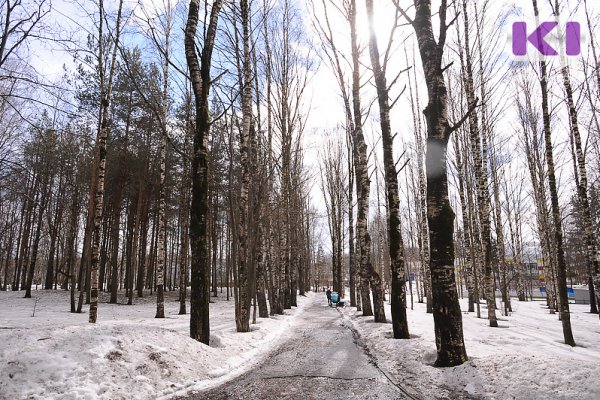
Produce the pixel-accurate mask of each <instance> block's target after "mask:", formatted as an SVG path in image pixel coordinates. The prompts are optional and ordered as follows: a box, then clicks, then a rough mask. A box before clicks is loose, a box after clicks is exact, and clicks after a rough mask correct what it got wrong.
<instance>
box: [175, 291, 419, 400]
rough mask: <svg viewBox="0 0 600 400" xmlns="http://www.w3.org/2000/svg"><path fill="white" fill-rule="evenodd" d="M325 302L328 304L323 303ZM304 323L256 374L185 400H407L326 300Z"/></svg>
mask: <svg viewBox="0 0 600 400" xmlns="http://www.w3.org/2000/svg"><path fill="white" fill-rule="evenodd" d="M319 300H323V301H319ZM302 319H303V322H302V323H301V324H298V325H296V328H295V329H296V330H297V331H296V332H295V334H293V335H292V336H291V337H290V339H289V340H286V341H285V342H284V343H282V344H281V345H280V346H279V347H278V348H277V349H276V350H275V351H274V352H273V353H272V354H271V355H270V356H269V357H268V358H267V359H266V361H265V362H264V363H263V364H261V365H259V366H257V367H255V369H254V370H252V371H249V372H247V373H245V374H244V375H241V376H240V377H238V378H236V379H234V380H232V381H229V382H227V383H225V384H223V385H222V386H219V387H217V388H213V389H210V390H208V391H204V392H199V393H195V394H191V395H189V396H188V397H181V398H180V399H189V400H191V399H197V400H200V399H206V400H209V399H210V400H212V399H214V400H221V399H223V400H224V399H244V400H246V399H261V400H276V399H277V400H280V399H303V400H304V399H319V400H321V399H327V398H331V399H336V400H337V399H349V398H352V399H386V400H391V399H406V398H408V397H407V396H405V395H404V393H403V392H402V390H401V389H400V388H398V387H397V386H395V385H394V384H393V383H392V382H390V381H389V380H388V379H387V378H386V376H385V375H384V374H383V373H382V372H381V371H380V370H379V369H378V368H377V367H376V365H375V363H374V362H373V361H372V358H371V357H370V356H369V355H368V354H367V353H366V352H365V349H364V347H363V346H362V344H361V342H360V339H359V338H358V337H357V336H356V333H355V332H354V333H353V332H352V330H351V329H350V327H349V326H347V324H345V323H344V322H343V319H342V317H341V315H340V313H338V312H337V310H336V309H334V308H330V307H327V305H326V303H325V296H323V299H320V298H318V297H317V298H315V301H314V302H313V303H311V304H309V305H307V307H306V309H305V311H304V314H303V316H302Z"/></svg>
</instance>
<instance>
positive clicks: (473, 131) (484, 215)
mask: <svg viewBox="0 0 600 400" xmlns="http://www.w3.org/2000/svg"><path fill="white" fill-rule="evenodd" d="M462 15H463V21H464V27H465V33H464V38H465V53H464V54H465V55H464V56H463V53H462V51H461V53H460V61H461V67H462V68H461V69H462V73H463V81H464V88H465V94H466V97H467V106H468V109H473V108H474V107H475V105H476V103H477V100H476V98H475V89H474V87H473V86H474V85H473V67H472V63H471V50H470V42H469V18H468V13H467V3H466V0H463V12H462ZM469 132H470V139H471V152H472V154H473V164H474V170H475V179H476V180H475V182H476V187H477V210H478V215H479V223H480V224H481V241H482V244H483V255H484V257H483V271H484V289H485V299H486V303H487V312H488V320H489V323H490V326H491V327H497V326H498V320H497V318H496V296H495V293H494V274H493V267H492V240H491V229H490V225H491V224H490V195H489V191H488V178H487V174H488V169H487V149H486V148H485V146H484V145H483V144H482V140H481V139H482V137H481V136H482V135H481V134H480V124H479V119H478V117H477V112H475V111H472V112H471V113H470V115H469Z"/></svg>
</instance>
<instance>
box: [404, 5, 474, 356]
mask: <svg viewBox="0 0 600 400" xmlns="http://www.w3.org/2000/svg"><path fill="white" fill-rule="evenodd" d="M414 5H415V17H414V19H412V18H410V17H409V16H408V15H407V14H406V12H405V11H404V10H403V9H401V8H400V6H399V5H398V3H396V6H397V8H398V9H399V10H400V12H401V13H402V14H403V15H404V17H405V18H406V19H407V21H408V22H409V23H410V24H411V25H412V27H413V28H414V30H415V33H416V36H417V41H418V43H419V52H420V55H421V61H422V64H423V70H424V72H425V82H426V84H427V93H428V95H429V101H428V104H427V106H426V107H425V110H424V114H425V120H426V122H427V154H426V173H427V218H428V224H429V240H430V245H431V259H430V268H431V288H432V295H433V299H432V306H433V320H434V325H435V337H436V346H437V359H436V361H435V365H436V366H438V367H449V366H455V365H460V364H462V363H464V362H465V361H466V360H467V353H466V350H465V345H464V339H463V327H462V313H461V311H460V305H459V303H458V292H457V290H456V278H455V275H454V249H453V233H454V211H453V210H452V207H451V206H450V201H449V199H448V176H447V166H446V152H447V147H448V140H449V138H450V135H451V134H452V132H454V131H455V130H456V129H457V128H458V126H460V124H462V122H464V120H465V119H466V118H467V117H468V114H467V115H465V116H464V117H463V118H462V119H461V120H460V121H459V122H458V123H457V124H455V125H451V124H450V121H449V120H448V90H447V88H446V84H445V82H444V75H443V73H444V69H445V68H444V67H443V66H442V55H443V52H444V45H445V42H446V35H447V31H448V27H449V25H452V22H453V21H451V22H450V24H448V23H447V21H446V16H447V11H448V5H447V2H446V0H442V2H441V5H440V8H439V13H438V15H439V26H440V28H439V29H440V30H439V35H438V40H437V42H436V40H435V38H434V35H433V24H432V18H431V17H432V10H431V1H430V0H415V1H414Z"/></svg>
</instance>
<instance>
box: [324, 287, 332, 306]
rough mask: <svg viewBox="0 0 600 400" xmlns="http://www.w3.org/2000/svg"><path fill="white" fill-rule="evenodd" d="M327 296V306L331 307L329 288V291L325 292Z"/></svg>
mask: <svg viewBox="0 0 600 400" xmlns="http://www.w3.org/2000/svg"><path fill="white" fill-rule="evenodd" d="M325 294H326V295H327V305H328V306H330V305H331V289H329V288H327V291H326V292H325Z"/></svg>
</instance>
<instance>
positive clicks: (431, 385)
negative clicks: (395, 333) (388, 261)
mask: <svg viewBox="0 0 600 400" xmlns="http://www.w3.org/2000/svg"><path fill="white" fill-rule="evenodd" d="M512 307H513V313H512V314H511V315H509V316H506V317H505V316H500V314H499V311H498V314H497V315H498V316H499V321H498V322H499V327H498V328H490V327H489V326H488V322H487V319H485V318H486V308H485V305H484V304H482V313H481V314H482V317H483V318H482V319H477V317H476V314H475V313H466V312H464V310H467V303H466V300H464V301H463V300H461V308H462V309H463V326H464V335H465V346H466V349H467V354H468V356H469V361H468V362H467V363H465V364H463V365H461V366H458V367H454V368H443V369H441V368H434V367H433V366H432V364H433V362H434V361H435V358H436V348H435V340H434V338H435V336H434V331H433V316H432V314H426V313H425V305H424V304H419V303H415V304H414V310H413V311H411V310H408V320H409V329H410V333H411V336H412V339H410V340H394V339H393V338H392V333H391V330H392V328H391V324H375V323H373V318H372V317H360V314H361V313H360V312H356V310H355V309H353V308H345V309H343V311H342V312H343V315H344V318H346V319H348V320H349V321H351V322H352V324H353V325H354V327H355V329H356V330H357V331H358V332H359V333H360V335H361V338H362V340H364V341H365V342H366V344H367V346H368V347H369V350H370V351H371V353H372V354H373V355H374V356H375V357H376V359H377V363H378V365H379V367H380V368H381V369H382V370H384V371H385V372H386V373H387V374H388V375H389V376H390V377H392V379H393V380H394V381H395V382H397V383H400V384H401V385H403V386H404V387H406V388H407V389H408V390H409V391H411V392H412V393H414V394H416V395H417V396H418V397H421V398H424V399H439V398H448V399H454V398H457V394H460V393H462V394H463V396H461V397H464V398H484V399H553V400H554V399H590V400H592V399H600V386H599V385H598V384H597V382H596V379H598V373H599V372H600V321H599V320H598V315H594V314H589V305H580V304H570V308H571V323H572V326H573V335H574V336H575V341H576V343H577V347H575V348H571V347H569V346H567V345H565V344H564V343H563V340H562V337H563V336H562V325H561V322H560V321H559V320H558V315H557V314H555V315H550V314H549V313H548V310H547V309H546V307H545V302H542V301H533V302H518V301H517V299H512ZM386 315H387V316H388V318H389V317H390V315H391V313H390V308H389V305H387V304H386Z"/></svg>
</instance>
